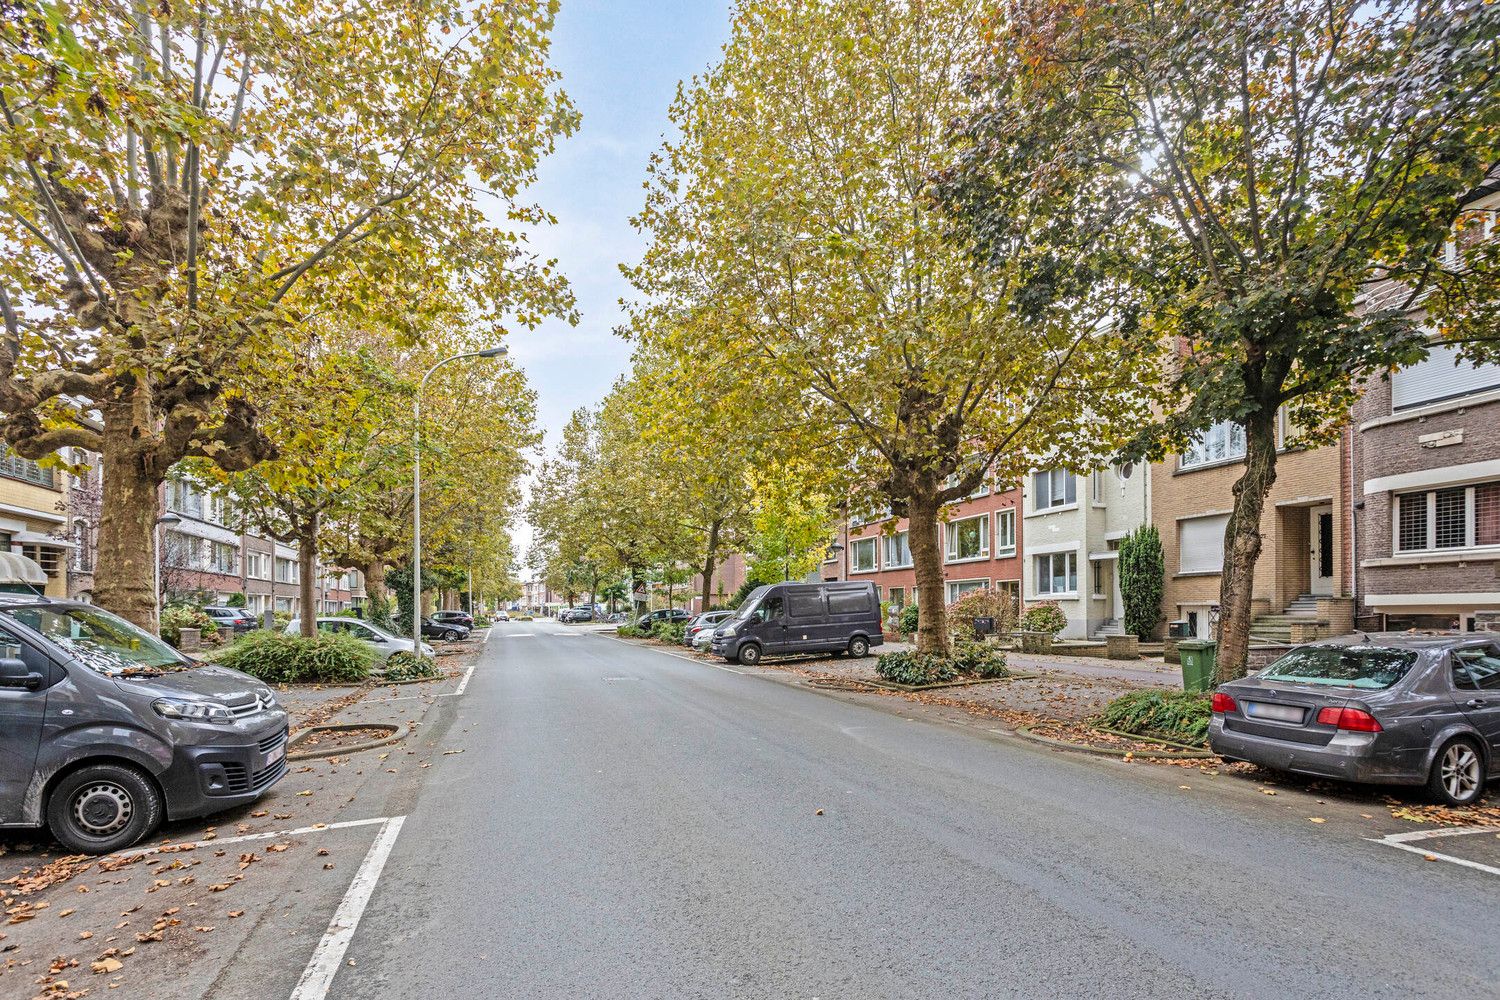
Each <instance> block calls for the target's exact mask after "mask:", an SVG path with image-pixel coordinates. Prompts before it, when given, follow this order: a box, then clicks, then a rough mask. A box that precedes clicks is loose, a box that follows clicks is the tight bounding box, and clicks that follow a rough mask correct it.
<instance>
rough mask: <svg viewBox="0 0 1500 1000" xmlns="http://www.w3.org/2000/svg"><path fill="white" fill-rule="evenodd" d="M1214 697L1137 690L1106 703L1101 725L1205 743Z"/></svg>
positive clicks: (1123, 730) (1170, 738)
mask: <svg viewBox="0 0 1500 1000" xmlns="http://www.w3.org/2000/svg"><path fill="white" fill-rule="evenodd" d="M1209 703H1210V698H1209V696H1208V695H1206V694H1197V693H1193V692H1188V691H1133V692H1131V693H1130V694H1127V695H1121V696H1120V697H1118V698H1116V699H1115V700H1114V701H1112V702H1110V703H1109V704H1108V705H1106V706H1105V708H1104V711H1103V712H1101V713H1099V717H1098V719H1097V720H1096V721H1097V722H1098V724H1099V725H1101V726H1105V727H1107V728H1109V729H1118V730H1120V731H1121V732H1126V733H1135V734H1137V735H1139V736H1155V737H1156V738H1157V739H1162V740H1171V741H1172V742H1173V743H1186V744H1188V745H1189V746H1203V745H1205V744H1206V743H1207V742H1208V723H1209V720H1210V719H1211V718H1212V713H1211V712H1210V711H1209Z"/></svg>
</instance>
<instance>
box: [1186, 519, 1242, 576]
mask: <svg viewBox="0 0 1500 1000" xmlns="http://www.w3.org/2000/svg"><path fill="white" fill-rule="evenodd" d="M1228 524H1229V515H1228V514H1213V515H1210V516H1208V517H1189V518H1184V519H1183V520H1181V521H1178V522H1177V572H1179V573H1222V572H1223V571H1224V528H1225V526H1226V525H1228Z"/></svg>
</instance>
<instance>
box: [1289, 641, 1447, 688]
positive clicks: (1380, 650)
mask: <svg viewBox="0 0 1500 1000" xmlns="http://www.w3.org/2000/svg"><path fill="white" fill-rule="evenodd" d="M1416 662H1417V654H1416V653H1415V652H1413V651H1412V650H1409V649H1391V648H1389V647H1385V646H1344V647H1334V646H1309V647H1307V648H1305V649H1294V650H1292V651H1291V652H1290V653H1288V654H1286V655H1285V656H1283V657H1282V658H1281V659H1279V660H1277V661H1276V662H1275V663H1272V664H1271V665H1270V666H1268V667H1266V669H1265V670H1262V671H1261V672H1260V675H1259V676H1260V677H1261V678H1262V679H1264V680H1275V681H1295V682H1296V683H1298V684H1327V685H1330V686H1333V687H1352V688H1360V689H1362V690H1370V691H1379V690H1384V689H1385V688H1388V687H1390V686H1391V685H1392V684H1395V683H1396V682H1397V681H1399V680H1400V679H1401V678H1403V677H1405V676H1406V672H1407V671H1408V670H1410V669H1411V667H1412V664H1414V663H1416Z"/></svg>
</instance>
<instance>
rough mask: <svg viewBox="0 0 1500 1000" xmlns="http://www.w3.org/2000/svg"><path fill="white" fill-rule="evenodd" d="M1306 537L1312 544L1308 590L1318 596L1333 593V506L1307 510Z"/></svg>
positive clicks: (1326, 595)
mask: <svg viewBox="0 0 1500 1000" xmlns="http://www.w3.org/2000/svg"><path fill="white" fill-rule="evenodd" d="M1308 516H1309V518H1310V521H1309V524H1308V538H1309V539H1310V540H1311V542H1312V544H1311V545H1310V546H1309V549H1310V550H1311V557H1312V565H1311V567H1310V569H1311V572H1310V573H1309V574H1308V579H1309V580H1310V581H1311V585H1310V586H1309V587H1308V591H1309V592H1310V593H1312V594H1314V595H1316V596H1319V597H1328V596H1330V595H1332V594H1333V508H1332V507H1331V506H1325V507H1313V508H1312V509H1311V510H1310V511H1308Z"/></svg>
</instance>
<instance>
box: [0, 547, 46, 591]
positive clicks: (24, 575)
mask: <svg viewBox="0 0 1500 1000" xmlns="http://www.w3.org/2000/svg"><path fill="white" fill-rule="evenodd" d="M18 584H19V585H22V586H36V587H45V586H46V585H47V573H46V571H45V570H43V569H42V567H40V566H38V565H37V564H36V563H35V562H33V561H31V560H30V559H27V558H26V557H25V556H23V555H21V554H20V553H19V552H6V551H4V550H3V549H0V586H4V585H10V586H16V585H18Z"/></svg>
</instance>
